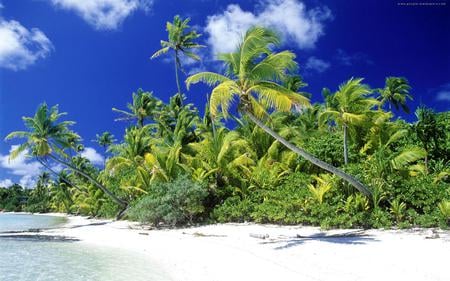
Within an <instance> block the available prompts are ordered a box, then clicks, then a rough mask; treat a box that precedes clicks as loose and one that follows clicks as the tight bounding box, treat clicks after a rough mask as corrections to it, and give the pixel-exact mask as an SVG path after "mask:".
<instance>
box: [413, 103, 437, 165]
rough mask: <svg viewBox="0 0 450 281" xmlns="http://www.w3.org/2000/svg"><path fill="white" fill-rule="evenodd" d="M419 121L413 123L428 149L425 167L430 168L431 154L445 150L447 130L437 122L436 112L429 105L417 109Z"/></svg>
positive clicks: (424, 146)
mask: <svg viewBox="0 0 450 281" xmlns="http://www.w3.org/2000/svg"><path fill="white" fill-rule="evenodd" d="M416 117H417V122H416V123H415V124H414V125H413V127H412V128H413V131H414V132H415V134H416V136H417V138H418V139H419V141H420V142H421V144H422V147H423V149H425V151H426V156H425V168H426V169H427V170H428V162H429V160H430V156H431V155H437V154H440V153H442V152H443V151H444V150H443V148H442V147H441V145H442V144H445V131H444V130H443V128H442V127H441V126H439V124H438V122H437V116H436V113H435V112H434V111H433V110H432V109H430V108H427V107H424V106H421V107H419V108H418V109H417V110H416Z"/></svg>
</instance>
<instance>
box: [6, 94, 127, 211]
mask: <svg viewBox="0 0 450 281" xmlns="http://www.w3.org/2000/svg"><path fill="white" fill-rule="evenodd" d="M64 115H66V113H60V112H59V111H58V106H53V107H51V108H48V106H47V104H45V103H44V104H41V105H40V106H39V107H38V109H37V111H36V113H35V115H34V116H33V117H23V118H22V119H23V121H24V123H25V126H26V127H27V128H28V130H27V131H16V132H12V133H10V134H9V135H8V136H6V138H5V140H10V139H13V138H23V139H25V140H26V141H25V142H24V143H22V144H21V145H19V146H18V147H17V148H16V149H14V150H13V151H12V152H11V154H10V156H9V157H10V159H14V158H16V157H17V156H18V155H19V154H21V153H23V152H25V151H26V152H27V153H28V154H29V156H31V157H35V158H38V159H40V160H42V159H45V160H46V159H52V160H53V161H55V162H57V163H59V164H61V165H63V166H66V167H68V168H70V169H71V170H73V171H74V172H75V173H77V174H79V175H81V176H82V177H84V178H86V179H87V180H89V181H90V182H92V183H93V184H94V185H95V186H97V188H99V189H101V190H102V191H103V192H104V193H105V194H107V195H108V196H109V197H110V198H111V199H112V200H113V201H115V202H116V203H117V204H118V205H119V206H121V207H123V208H124V209H125V208H126V207H127V206H128V204H127V203H126V202H125V201H123V200H122V199H120V198H118V197H117V196H116V195H114V194H113V193H112V192H111V191H110V190H109V189H107V188H106V187H104V186H103V185H102V184H100V183H99V182H98V181H97V180H96V179H94V178H93V177H92V176H90V175H89V174H88V173H86V172H85V171H83V170H82V169H79V168H77V167H76V166H75V165H73V164H72V163H70V162H68V161H67V158H68V157H69V156H68V155H67V153H66V150H69V149H74V148H75V146H76V142H74V140H79V139H80V137H79V136H78V135H77V134H76V133H75V132H73V131H71V130H69V127H70V126H71V125H73V124H75V122H72V121H61V122H58V119H60V118H61V117H62V116H64Z"/></svg>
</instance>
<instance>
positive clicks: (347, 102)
mask: <svg viewBox="0 0 450 281" xmlns="http://www.w3.org/2000/svg"><path fill="white" fill-rule="evenodd" d="M362 80H363V79H362V78H358V79H354V78H351V79H350V80H348V81H347V82H344V83H342V84H341V85H340V86H339V90H338V91H337V92H336V93H335V94H334V95H333V96H332V97H331V98H329V99H331V100H332V101H330V104H333V105H334V106H333V107H328V108H326V109H325V111H324V112H322V113H321V114H320V123H325V122H327V121H329V120H333V121H334V122H336V123H337V124H338V125H339V126H341V127H342V130H343V134H344V163H345V164H348V134H349V133H348V131H349V129H351V128H352V127H353V126H355V125H358V124H362V123H363V122H364V121H365V120H367V115H366V113H367V112H368V111H369V110H370V108H371V107H372V106H373V105H375V104H377V101H376V100H375V99H374V98H370V97H368V95H369V94H370V93H371V90H370V89H369V87H368V86H366V85H364V84H361V82H362Z"/></svg>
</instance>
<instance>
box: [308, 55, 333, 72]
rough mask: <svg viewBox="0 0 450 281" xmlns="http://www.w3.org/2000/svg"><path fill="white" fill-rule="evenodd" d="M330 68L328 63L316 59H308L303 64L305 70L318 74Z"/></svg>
mask: <svg viewBox="0 0 450 281" xmlns="http://www.w3.org/2000/svg"><path fill="white" fill-rule="evenodd" d="M329 67H330V63H328V62H326V61H324V60H321V59H318V58H316V57H310V58H309V59H308V60H307V61H306V64H305V69H312V70H315V71H317V72H319V73H322V72H324V71H325V70H327V69H328V68H329Z"/></svg>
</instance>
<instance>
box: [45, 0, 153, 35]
mask: <svg viewBox="0 0 450 281" xmlns="http://www.w3.org/2000/svg"><path fill="white" fill-rule="evenodd" d="M49 1H51V3H52V4H53V5H54V6H56V7H58V8H62V9H65V10H72V11H75V12H76V13H77V14H78V15H79V16H80V17H82V18H83V19H84V20H85V21H86V22H87V23H89V24H90V25H91V26H93V27H94V28H95V29H98V30H112V29H116V28H118V27H119V26H120V25H121V24H122V22H123V21H124V20H125V19H126V18H127V17H128V16H130V15H131V14H132V13H133V12H135V11H136V10H138V9H141V10H143V11H144V12H148V11H149V10H150V9H151V6H152V4H153V0H84V1H80V0H49Z"/></svg>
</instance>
